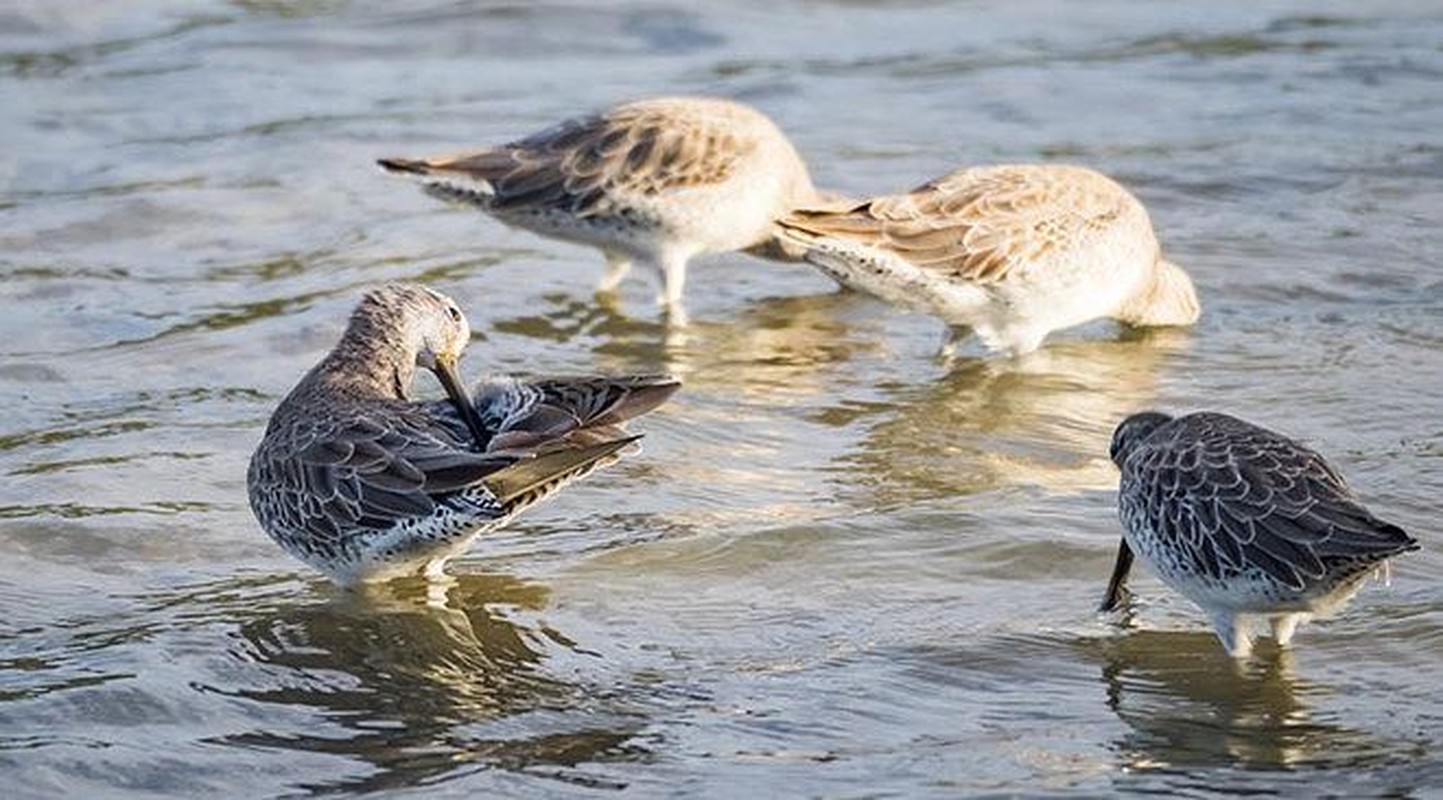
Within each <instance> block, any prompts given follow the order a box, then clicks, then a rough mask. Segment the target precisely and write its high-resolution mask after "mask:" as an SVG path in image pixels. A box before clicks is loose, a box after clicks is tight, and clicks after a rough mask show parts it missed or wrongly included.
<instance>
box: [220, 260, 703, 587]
mask: <svg viewBox="0 0 1443 800" xmlns="http://www.w3.org/2000/svg"><path fill="white" fill-rule="evenodd" d="M470 336H471V329H470V326H469V325H468V324H467V322H466V317H465V316H464V315H463V314H462V313H461V310H460V309H459V308H458V307H457V306H456V304H455V303H454V302H452V301H451V300H450V298H448V297H446V296H445V295H442V294H440V293H438V292H434V291H432V290H430V289H427V288H425V287H423V286H418V285H415V284H390V285H387V286H384V287H382V288H380V289H376V290H374V291H371V292H369V293H367V294H366V295H365V297H363V298H362V299H361V302H360V303H359V304H358V305H357V306H356V309H355V311H354V312H353V313H352V314H351V319H350V323H349V325H348V326H347V328H346V331H345V333H344V334H343V335H342V337H341V341H340V342H339V343H338V344H337V345H336V347H335V349H333V350H332V351H331V352H330V353H329V354H328V355H327V356H326V357H325V358H324V359H322V360H321V362H320V363H319V364H317V365H316V366H315V367H313V368H312V369H311V371H310V372H308V373H306V375H305V377H303V378H302V379H301V381H300V383H298V384H297V385H296V387H295V388H294V389H292V390H291V392H290V394H289V395H287V396H286V398H285V399H284V400H282V401H281V403H280V405H279V406H278V407H277V408H276V410H275V413H274V414H272V415H271V419H270V423H269V424H268V425H267V426H266V432H265V436H264V437H263V438H262V439H261V442H260V445H259V446H257V448H256V451H255V454H254V455H253V456H252V457H251V462H250V470H249V473H248V475H247V484H248V487H249V494H250V504H251V510H252V511H254V512H255V516H256V519H257V520H259V522H260V524H261V527H262V528H264V529H265V531H266V533H268V534H270V536H271V538H272V539H274V540H275V541H276V542H277V543H278V544H280V546H281V547H282V548H284V549H285V550H286V551H287V552H289V553H291V554H292V555H294V556H296V557H297V558H299V559H300V560H301V561H304V562H305V563H307V564H309V565H310V566H312V567H314V568H315V569H317V570H320V571H321V572H323V573H325V575H326V576H327V577H329V578H330V579H331V580H333V581H335V582H336V583H339V584H341V585H343V586H344V585H351V584H356V583H360V582H364V581H371V580H384V579H387V578H391V577H395V576H399V575H404V574H410V573H416V572H423V573H425V574H426V575H428V576H432V577H434V576H438V575H440V574H441V573H442V569H443V567H444V565H445V562H446V560H447V559H448V558H450V557H451V556H453V555H456V554H457V553H459V552H461V551H462V550H464V549H466V547H467V546H468V545H469V544H470V543H471V541H472V540H473V539H475V538H476V536H478V535H480V534H481V533H484V532H485V531H487V530H490V529H492V528H495V527H497V526H499V525H500V524H502V523H503V522H505V521H506V520H508V519H510V518H511V517H512V516H513V515H515V514H516V513H517V512H519V511H521V510H522V509H524V508H527V507H528V506H531V505H533V504H534V503H536V502H538V501H540V500H541V499H543V498H545V497H547V496H548V495H550V494H551V493H552V492H554V491H556V490H557V489H559V488H560V487H561V486H563V485H565V484H566V483H568V482H570V481H572V480H575V479H577V478H579V477H581V476H583V475H586V474H587V473H589V472H591V471H592V470H593V469H595V468H596V467H598V466H601V465H603V464H607V463H610V462H612V461H615V460H616V459H617V458H618V457H619V456H620V455H621V453H622V451H623V450H624V449H625V448H626V447H627V445H629V444H631V443H632V442H634V441H636V440H637V439H638V438H640V437H639V436H630V435H627V434H626V433H625V432H624V431H623V430H621V427H620V426H621V424H622V423H623V422H625V421H626V420H627V419H629V418H631V417H634V416H637V415H640V414H644V413H646V412H648V411H650V410H652V409H654V408H656V407H657V406H658V405H660V404H661V403H662V402H663V401H665V400H666V399H667V398H668V397H670V396H671V394H672V393H673V392H675V391H676V389H677V388H678V387H679V385H680V384H679V383H678V382H677V381H676V379H674V378H672V377H671V376H668V375H637V376H628V377H617V378H609V377H575V378H533V379H521V378H497V379H491V380H486V381H483V382H481V383H480V384H478V386H477V389H476V392H475V395H474V399H473V397H472V396H470V395H468V393H467V392H466V390H465V389H464V388H463V387H462V386H461V383H460V381H459V380H458V379H457V377H456V368H455V364H456V361H457V359H458V358H459V357H460V355H461V352H462V350H463V348H464V347H465V346H466V343H467V341H468V340H469V339H470ZM417 367H423V368H427V369H431V370H434V371H435V372H436V374H437V376H438V377H439V378H440V380H441V383H442V384H443V386H445V388H446V391H447V394H448V395H449V396H450V399H449V400H447V401H417V400H413V399H411V397H410V393H409V392H410V385H411V380H412V378H413V377H414V375H415V372H416V368H417Z"/></svg>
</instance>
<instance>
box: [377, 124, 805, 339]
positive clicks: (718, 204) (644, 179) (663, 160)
mask: <svg viewBox="0 0 1443 800" xmlns="http://www.w3.org/2000/svg"><path fill="white" fill-rule="evenodd" d="M378 163H379V164H380V165H381V166H382V167H384V168H385V169H387V170H389V171H391V172H394V173H401V174H407V175H412V176H415V177H416V178H418V179H419V180H420V181H421V182H422V184H423V185H424V186H425V188H426V191H427V193H428V194H431V195H433V196H435V197H438V198H440V199H442V200H447V201H452V202H456V203H460V204H463V205H469V206H475V207H478V208H480V209H481V210H483V211H485V212H487V213H489V214H491V215H492V216H494V217H496V218H497V219H499V220H501V221H502V222H504V223H506V224H508V225H513V226H516V227H518V228H525V229H526V230H529V231H532V232H534V233H539V234H541V235H543V236H550V237H553V238H557V239H563V240H566V241H570V242H576V243H579V244H584V245H590V246H592V247H596V248H598V249H600V250H601V251H602V253H603V254H604V255H605V257H606V274H605V276H604V277H603V278H602V280H601V283H600V284H599V285H598V287H597V290H598V291H599V292H610V291H613V290H614V289H615V288H616V287H617V286H618V285H619V284H620V283H621V281H622V279H623V278H624V277H626V274H627V273H628V272H629V271H630V269H631V266H632V264H633V263H634V262H637V263H640V264H642V265H643V266H645V267H647V268H649V269H651V270H653V271H654V272H655V273H657V275H658V277H659V280H660V284H661V286H660V291H659V293H658V295H657V302H658V303H659V304H661V305H663V306H665V307H666V309H667V310H668V312H670V315H671V316H673V318H674V319H676V320H678V321H684V319H685V312H684V310H683V308H682V289H683V286H684V285H685V283H686V267H687V263H688V261H690V259H691V258H692V257H694V256H698V255H702V254H707V253H721V252H727V251H731V250H743V249H747V248H750V247H752V246H754V245H759V244H762V243H764V242H766V241H769V234H770V232H771V226H772V221H773V219H775V218H776V217H778V216H781V215H782V214H784V213H786V212H788V211H790V210H792V209H793V208H795V207H797V206H800V205H817V204H824V203H825V202H826V201H827V196H824V195H822V194H821V193H819V192H818V191H817V190H816V189H815V188H813V186H812V179H811V177H810V176H809V175H808V173H807V166H806V164H805V163H804V162H803V161H802V158H801V156H800V155H798V154H797V151H796V148H794V147H793V146H792V143H791V142H790V141H788V140H787V137H786V136H785V135H784V134H783V133H782V132H781V131H780V130H779V129H778V128H777V126H776V125H774V124H773V123H772V121H771V120H770V119H768V118H767V117H766V116H764V115H763V114H761V113H760V112H759V111H757V110H755V109H753V108H750V107H748V106H745V105H742V104H740V103H735V102H732V101H730V100H721V99H714V98H705V97H663V98H655V99H649V100H640V101H637V102H633V103H626V104H624V105H619V106H615V107H613V108H610V109H607V110H605V111H602V112H600V113H596V114H592V115H589V116H583V117H578V118H575V119H569V120H566V121H564V122H561V123H560V124H558V125H556V126H554V127H551V128H548V129H546V130H543V131H540V132H538V133H534V134H532V135H530V136H527V137H526V138H524V139H520V140H517V141H514V142H511V143H509V144H503V145H501V146H499V147H490V148H486V149H483V150H477V151H474V152H466V153H461V154H457V155H446V156H438V157H433V158H420V159H414V158H383V159H380V161H379V162H378Z"/></svg>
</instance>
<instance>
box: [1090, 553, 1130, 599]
mask: <svg viewBox="0 0 1443 800" xmlns="http://www.w3.org/2000/svg"><path fill="white" fill-rule="evenodd" d="M1131 570H1132V548H1130V547H1128V546H1127V540H1126V539H1123V540H1122V541H1120V542H1118V543H1117V563H1116V564H1114V565H1113V567H1112V577H1111V578H1110V579H1108V581H1107V595H1106V596H1104V597H1103V598H1102V605H1100V606H1098V608H1097V610H1098V611H1112V610H1113V609H1115V608H1117V606H1118V604H1119V603H1121V602H1122V596H1123V594H1124V593H1126V592H1127V573H1128V572H1130V571H1131Z"/></svg>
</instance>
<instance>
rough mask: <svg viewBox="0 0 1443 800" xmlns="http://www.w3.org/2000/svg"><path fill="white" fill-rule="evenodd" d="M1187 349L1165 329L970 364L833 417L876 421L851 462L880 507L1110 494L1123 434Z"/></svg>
mask: <svg viewBox="0 0 1443 800" xmlns="http://www.w3.org/2000/svg"><path fill="white" fill-rule="evenodd" d="M1187 342H1188V338H1187V334H1186V332H1184V331H1177V330H1157V331H1151V332H1145V333H1138V334H1135V335H1128V336H1125V337H1123V338H1122V339H1120V340H1116V341H1106V340H1103V341H1062V342H1057V343H1054V344H1052V345H1050V346H1049V347H1046V348H1043V349H1042V350H1039V351H1037V352H1035V353H1032V354H1030V355H1028V356H1026V357H1023V358H1020V359H1013V360H1003V361H997V360H987V361H965V362H960V363H959V364H957V365H956V368H955V369H953V371H952V372H950V373H948V374H947V375H946V376H944V377H943V378H942V379H941V380H938V381H936V382H934V383H931V384H919V385H903V386H899V387H895V388H892V389H891V390H890V391H889V394H890V397H889V398H888V400H887V401H886V402H883V403H879V404H876V405H874V406H872V407H870V408H863V409H860V411H859V410H858V409H856V408H848V407H834V408H832V409H830V410H829V411H828V412H827V413H826V418H827V419H829V420H831V421H833V422H834V423H835V424H844V423H849V422H852V421H854V420H855V419H856V418H857V417H859V416H861V417H876V421H875V422H872V423H871V424H870V425H869V427H868V430H867V432H866V434H865V436H864V437H863V440H862V442H861V445H860V447H858V448H857V449H856V451H855V452H854V453H853V454H850V455H848V456H847V457H846V458H845V459H844V461H845V463H846V465H847V467H848V468H849V469H851V470H853V471H854V472H855V473H856V474H858V475H860V476H863V478H864V479H863V481H862V483H861V485H863V486H865V487H866V489H867V491H868V492H869V494H870V496H872V498H873V500H874V502H876V503H877V504H879V505H883V506H888V505H893V504H896V503H901V502H911V501H917V500H921V499H927V498H934V497H945V496H949V495H954V494H975V493H979V492H984V491H988V490H992V489H997V488H1001V487H1010V486H1036V487H1041V488H1044V489H1046V490H1048V491H1051V492H1077V491H1083V490H1092V489H1108V488H1111V487H1113V486H1115V485H1116V484H1117V471H1116V469H1115V468H1114V467H1113V465H1112V463H1111V462H1110V461H1109V460H1108V457H1107V452H1108V443H1109V442H1110V440H1111V437H1112V430H1113V428H1114V427H1115V426H1116V425H1117V423H1118V422H1119V421H1121V420H1122V418H1123V417H1125V416H1126V415H1128V414H1130V413H1132V412H1134V411H1137V410H1140V409H1143V408H1147V407H1150V406H1152V405H1154V404H1155V403H1156V397H1157V390H1158V382H1159V380H1160V377H1161V374H1162V372H1163V368H1164V366H1165V365H1166V364H1167V363H1168V360H1169V358H1170V357H1171V356H1173V355H1174V354H1175V353H1177V352H1180V351H1181V350H1182V349H1183V348H1185V347H1186V346H1187Z"/></svg>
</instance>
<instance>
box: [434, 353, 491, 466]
mask: <svg viewBox="0 0 1443 800" xmlns="http://www.w3.org/2000/svg"><path fill="white" fill-rule="evenodd" d="M436 377H437V378H438V379H439V380H440V381H441V385H442V386H443V387H445V389H446V395H447V396H448V397H450V398H451V404H452V405H454V406H456V411H457V412H458V413H460V414H461V419H463V420H465V422H466V427H467V428H469V429H470V430H471V436H472V437H474V438H475V440H476V446H477V447H482V446H483V444H484V442H485V441H486V433H485V430H484V429H483V428H482V427H481V415H480V414H478V413H476V404H475V403H473V402H471V394H470V392H467V391H466V387H465V386H462V385H461V378H460V376H458V375H457V374H456V358H455V356H437V357H436Z"/></svg>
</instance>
